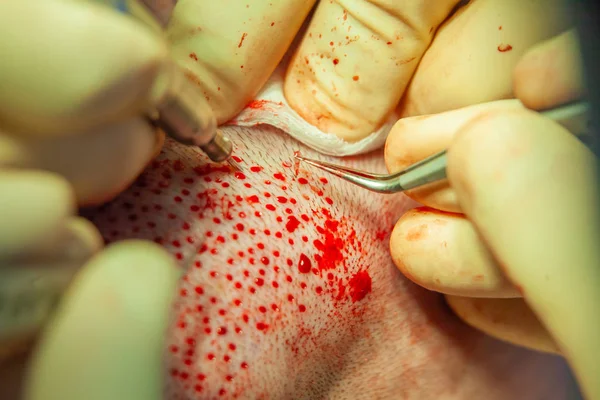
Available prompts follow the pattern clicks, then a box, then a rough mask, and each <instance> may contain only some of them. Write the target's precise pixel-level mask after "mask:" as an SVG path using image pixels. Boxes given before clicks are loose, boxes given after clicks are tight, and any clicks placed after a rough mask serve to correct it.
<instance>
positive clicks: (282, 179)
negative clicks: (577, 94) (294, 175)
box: [273, 172, 285, 181]
mask: <svg viewBox="0 0 600 400" xmlns="http://www.w3.org/2000/svg"><path fill="white" fill-rule="evenodd" d="M273 178H275V179H279V180H280V181H285V176H283V174H282V173H281V172H276V173H274V174H273Z"/></svg>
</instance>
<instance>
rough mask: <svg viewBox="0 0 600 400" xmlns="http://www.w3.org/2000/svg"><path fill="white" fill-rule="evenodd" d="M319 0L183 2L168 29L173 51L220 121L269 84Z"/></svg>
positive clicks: (224, 119)
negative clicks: (226, 2)
mask: <svg viewBox="0 0 600 400" xmlns="http://www.w3.org/2000/svg"><path fill="white" fill-rule="evenodd" d="M314 3H315V0H279V1H272V0H259V1H256V0H255V1H253V2H251V3H246V2H242V1H234V2H230V3H228V4H227V11H223V4H222V3H221V2H218V1H213V0H179V2H178V3H177V6H176V7H175V9H174V11H173V14H172V16H171V20H170V23H169V26H168V29H167V35H168V39H169V41H170V42H171V45H172V52H173V55H174V56H175V58H176V59H177V60H178V62H179V64H180V65H182V66H183V67H185V68H186V69H187V70H188V71H189V75H188V76H189V77H190V78H192V80H194V81H195V83H196V84H197V85H198V86H199V87H200V88H201V90H202V91H203V92H204V95H205V96H206V99H207V101H208V102H209V104H210V105H211V107H212V108H213V110H214V111H215V113H216V117H217V122H218V123H219V124H222V123H224V122H227V121H228V120H229V119H231V118H232V117H234V116H235V114H237V113H238V112H239V111H241V110H242V108H244V106H245V105H246V104H248V103H249V102H250V101H251V100H252V99H253V98H254V96H255V95H256V93H258V91H259V90H260V89H261V88H262V86H263V85H264V84H265V83H266V81H267V79H268V78H269V76H270V75H271V74H272V73H273V71H274V70H275V67H276V66H277V64H278V63H279V62H280V61H281V59H282V58H283V56H284V54H285V52H286V50H287V49H288V47H289V46H290V44H291V43H292V41H293V39H294V36H295V35H296V33H297V32H298V30H299V29H300V27H301V26H302V23H303V22H304V19H305V18H306V16H307V15H308V13H309V11H310V9H311V8H312V6H313V5H314Z"/></svg>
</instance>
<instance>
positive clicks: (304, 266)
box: [298, 253, 312, 274]
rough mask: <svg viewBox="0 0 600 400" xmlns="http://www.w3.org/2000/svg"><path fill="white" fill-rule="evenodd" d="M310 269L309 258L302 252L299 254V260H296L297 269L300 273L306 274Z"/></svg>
mask: <svg viewBox="0 0 600 400" xmlns="http://www.w3.org/2000/svg"><path fill="white" fill-rule="evenodd" d="M311 269H312V263H311V262H310V260H309V258H308V257H307V256H306V255H305V254H304V253H302V254H300V260H299V261H298V271H300V273H302V274H308V273H309V272H310V271H311Z"/></svg>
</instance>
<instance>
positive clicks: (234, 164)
mask: <svg viewBox="0 0 600 400" xmlns="http://www.w3.org/2000/svg"><path fill="white" fill-rule="evenodd" d="M227 164H229V166H230V167H231V168H233V169H234V170H235V171H241V170H242V167H240V164H238V163H237V162H236V161H235V160H234V159H233V158H232V157H229V158H228V159H227Z"/></svg>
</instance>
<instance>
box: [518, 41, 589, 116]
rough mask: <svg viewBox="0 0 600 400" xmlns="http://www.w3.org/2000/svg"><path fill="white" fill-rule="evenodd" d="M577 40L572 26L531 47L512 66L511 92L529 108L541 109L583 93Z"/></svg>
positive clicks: (583, 87) (571, 99)
mask: <svg viewBox="0 0 600 400" xmlns="http://www.w3.org/2000/svg"><path fill="white" fill-rule="evenodd" d="M584 92H585V85H584V83H583V66H582V62H581V52H580V48H579V40H578V37H577V34H576V32H575V31H574V30H570V31H567V32H565V33H563V34H560V35H557V36H555V37H553V38H552V39H549V40H546V41H543V42H541V43H539V44H537V45H536V46H534V47H532V48H531V49H530V50H529V51H528V52H527V53H525V55H524V56H523V57H522V58H521V59H520V60H519V62H518V63H517V65H516V67H515V69H514V70H513V93H514V95H515V96H516V97H517V98H518V99H520V100H521V101H522V102H523V104H524V105H525V106H526V107H527V108H530V109H532V110H544V109H547V108H550V107H553V106H555V105H557V104H564V103H568V102H570V101H574V100H576V99H577V98H579V97H581V96H583V95H584Z"/></svg>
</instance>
